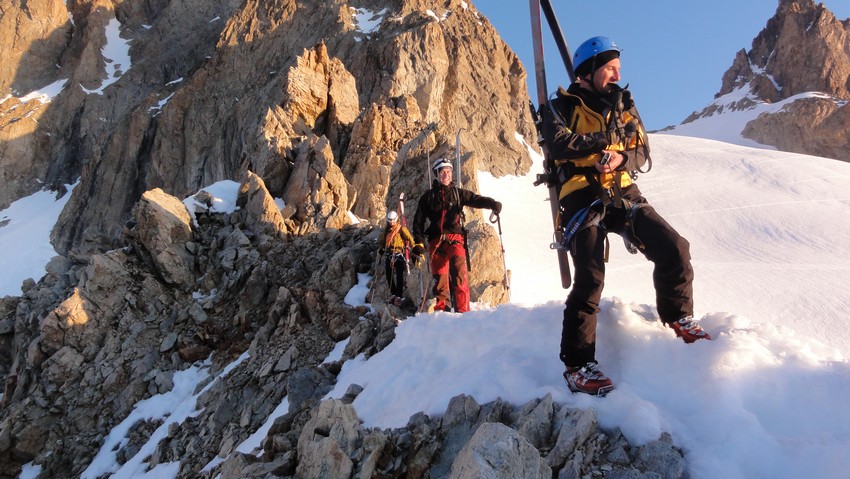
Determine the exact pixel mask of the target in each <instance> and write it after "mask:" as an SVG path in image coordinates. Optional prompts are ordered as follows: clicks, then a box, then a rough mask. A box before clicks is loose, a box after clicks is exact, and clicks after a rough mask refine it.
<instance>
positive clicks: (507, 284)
mask: <svg viewBox="0 0 850 479" xmlns="http://www.w3.org/2000/svg"><path fill="white" fill-rule="evenodd" d="M490 223H495V224H496V227H497V229H498V231H499V246H501V247H502V269H503V270H504V271H505V279H504V283H505V289H507V290H508V298H510V291H511V283H510V281H509V280H508V266H507V264H505V242H504V241H502V219H501V218H500V217H499V214H498V213H496V212H495V211H493V212H491V213H490Z"/></svg>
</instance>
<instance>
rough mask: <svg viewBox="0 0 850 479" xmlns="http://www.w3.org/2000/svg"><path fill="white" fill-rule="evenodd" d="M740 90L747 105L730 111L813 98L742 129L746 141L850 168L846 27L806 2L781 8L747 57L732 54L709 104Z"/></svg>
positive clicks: (786, 2)
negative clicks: (744, 91)
mask: <svg viewBox="0 0 850 479" xmlns="http://www.w3.org/2000/svg"><path fill="white" fill-rule="evenodd" d="M739 88H746V89H748V90H749V92H750V94H751V97H750V98H747V99H744V100H741V101H739V102H738V103H736V104H734V105H728V106H729V107H731V108H732V109H748V108H750V107H752V106H753V105H754V104H755V102H767V103H776V102H780V101H784V100H787V99H789V98H792V97H795V96H797V95H802V94H806V93H812V95H804V96H802V97H801V98H799V99H796V100H794V101H793V102H792V103H790V104H789V105H786V106H785V107H784V108H783V109H782V110H781V111H780V112H777V113H773V114H762V115H760V116H759V117H758V118H757V119H755V120H753V121H751V122H750V123H749V124H747V126H746V128H745V129H744V131H743V132H742V133H743V135H744V136H745V137H747V138H751V139H753V140H756V141H758V142H760V143H764V144H767V145H773V146H776V147H777V148H779V149H780V150H783V151H793V152H797V153H806V154H812V155H818V156H825V157H829V158H836V159H840V160H844V161H848V160H850V140H848V138H850V123H848V117H850V107H848V106H847V101H848V100H850V19H847V20H844V21H839V20H838V19H836V18H835V16H834V15H833V14H832V13H831V12H830V11H829V10H827V9H826V7H824V6H823V4H820V3H819V4H815V3H814V2H813V1H812V0H781V1H780V2H779V7H778V8H777V9H776V14H775V15H774V16H773V18H771V19H770V20H768V22H767V25H766V26H765V28H764V30H762V31H761V33H759V35H758V36H757V37H756V38H755V40H753V46H752V49H751V50H750V51H749V52H745V51H743V50H741V51H740V52H738V54H737V55H736V57H735V61H734V62H733V64H732V66H731V67H730V68H729V70H727V71H726V73H725V74H724V75H723V86H722V87H721V89H720V92H719V93H717V95H715V97H716V98H719V97H721V96H723V95H726V94H728V93H731V92H732V91H734V90H736V89H739ZM718 108H719V107H718V106H716V105H715V106H713V107H709V108H707V109H705V110H703V111H702V112H700V113H697V114H694V115H692V116H691V117H689V118H687V119H686V120H685V122H689V121H692V120H695V119H697V118H700V117H704V116H709V115H711V114H713V113H715V112H716V111H717V109H718Z"/></svg>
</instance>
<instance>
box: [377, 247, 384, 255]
mask: <svg viewBox="0 0 850 479" xmlns="http://www.w3.org/2000/svg"><path fill="white" fill-rule="evenodd" d="M383 255H384V248H378V256H383Z"/></svg>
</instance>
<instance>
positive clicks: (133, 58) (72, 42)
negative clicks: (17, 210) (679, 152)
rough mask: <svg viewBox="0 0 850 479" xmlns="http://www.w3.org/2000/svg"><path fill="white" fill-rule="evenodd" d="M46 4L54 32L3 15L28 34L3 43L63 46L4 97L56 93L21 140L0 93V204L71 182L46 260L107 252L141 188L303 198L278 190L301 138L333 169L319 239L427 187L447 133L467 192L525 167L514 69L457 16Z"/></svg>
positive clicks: (286, 6)
mask: <svg viewBox="0 0 850 479" xmlns="http://www.w3.org/2000/svg"><path fill="white" fill-rule="evenodd" d="M29 3H30V4H32V2H29ZM44 4H45V5H46V6H44V7H40V8H47V6H49V7H50V8H51V9H52V10H51V11H52V12H53V13H52V14H51V16H50V18H54V19H55V20H52V23H44V22H41V24H40V23H39V21H38V20H37V19H35V18H33V17H32V16H28V15H27V14H26V12H24V11H23V10H21V11H11V10H10V13H9V14H6V15H4V16H3V18H2V19H3V21H4V22H6V23H5V24H8V21H7V20H6V18H7V17H10V15H12V14H14V15H16V17H15V18H17V19H18V20H19V23H22V24H24V25H25V27H26V28H23V30H22V31H23V33H21V34H20V35H18V34H15V33H13V31H12V30H7V33H6V35H7V38H9V39H10V40H9V41H8V42H9V43H11V44H14V45H23V44H24V43H27V42H29V43H33V42H35V40H28V39H29V38H33V39H38V41H44V40H45V39H47V38H50V39H54V38H58V39H61V40H62V41H55V40H54V41H53V42H51V43H49V45H50V46H51V48H52V50H50V51H54V53H53V54H52V56H51V62H50V63H49V64H48V63H47V61H46V60H44V61H39V62H35V63H37V64H38V66H39V68H40V69H38V68H36V66H33V67H32V69H31V73H28V75H29V76H30V77H34V78H38V79H39V80H41V79H43V78H44V79H45V80H44V81H42V82H41V83H39V82H35V83H33V82H23V83H21V82H19V83H20V84H21V85H28V86H27V87H26V88H24V90H27V91H28V90H29V89H33V88H36V87H39V86H42V85H43V84H46V83H47V80H48V78H47V77H46V75H44V74H40V73H38V74H37V72H41V71H44V70H45V69H46V68H47V67H48V66H50V67H54V68H55V65H57V64H58V66H59V73H55V74H53V75H52V76H50V77H49V80H53V79H63V78H64V79H68V81H67V83H66V85H65V88H64V89H63V90H62V92H61V93H60V94H59V95H58V96H56V97H55V98H54V99H53V100H52V101H51V102H50V103H47V104H46V105H44V106H41V107H40V111H41V113H40V115H41V116H40V117H39V121H38V123H37V124H36V123H34V122H31V123H29V124H26V128H22V126H23V125H25V124H24V123H22V122H21V121H18V120H20V119H22V118H23V116H22V115H20V114H19V112H22V111H23V110H22V109H20V108H17V109H14V110H13V109H12V106H13V105H14V104H16V103H15V102H18V103H19V100H17V96H16V95H19V94H22V93H25V91H22V90H21V91H20V93H17V92H19V90H18V89H15V90H14V91H13V88H12V80H13V77H12V75H10V74H7V75H6V79H5V80H3V79H2V78H0V95H3V94H6V93H12V94H13V96H12V97H10V98H7V100H6V102H5V103H3V104H2V105H0V138H6V139H8V140H9V141H8V142H4V143H3V144H2V145H0V155H2V156H0V165H2V166H3V172H4V180H7V181H5V182H4V184H2V185H0V206H3V204H4V203H5V204H8V202H10V201H13V200H14V199H16V198H18V197H20V196H23V195H25V194H29V193H31V192H32V191H33V190H35V189H36V188H37V187H39V185H40V184H43V183H47V184H50V185H59V184H62V183H71V182H74V181H79V182H80V188H76V189H75V190H74V193H73V196H72V198H71V199H70V200H69V202H68V207H67V208H66V210H65V212H63V215H62V217H61V218H60V221H59V223H58V224H57V226H56V228H55V230H54V232H53V238H52V239H53V242H54V245H55V246H56V247H57V249H58V250H59V251H60V252H63V253H67V252H70V251H74V252H75V253H78V254H81V255H83V256H82V257H85V256H87V255H89V254H91V253H95V252H97V251H103V250H104V249H108V248H112V247H115V246H119V245H120V244H118V243H120V236H121V228H122V225H123V223H124V222H125V221H126V220H127V219H129V217H130V211H131V209H132V207H133V205H134V204H135V202H136V201H137V200H138V199H139V198H140V197H141V194H142V193H143V192H144V191H147V190H150V189H153V188H161V189H162V190H163V191H165V192H166V193H168V194H172V195H174V196H177V197H185V196H187V195H189V194H192V193H194V192H196V191H197V190H198V189H200V188H201V187H203V186H206V185H209V184H212V183H214V182H216V181H220V180H224V179H233V180H237V181H239V179H240V178H242V177H243V175H244V174H245V172H246V171H248V170H250V171H253V172H254V173H256V174H257V175H259V177H260V178H261V179H262V180H263V182H264V183H265V185H266V186H267V188H268V189H269V191H270V192H271V193H272V195H273V196H276V197H281V196H283V195H284V194H285V192H287V191H293V190H298V189H300V188H303V185H292V184H290V183H292V181H300V180H303V176H299V177H298V178H296V179H291V178H290V175H291V174H292V173H293V172H294V171H295V169H296V168H297V167H298V165H297V163H298V162H299V161H300V160H299V155H302V154H303V152H304V151H305V147H303V146H302V145H301V143H302V142H304V141H307V142H309V143H311V144H315V141H316V140H311V138H312V137H316V138H321V137H324V140H322V141H324V142H326V144H327V147H326V150H325V151H326V153H323V155H326V156H325V162H326V163H327V164H330V163H333V164H334V165H335V167H338V168H339V169H340V170H341V175H339V177H338V178H334V179H333V181H334V182H335V184H334V185H333V186H332V189H334V190H336V192H335V194H336V195H337V196H339V198H337V199H335V200H334V201H333V207H334V208H335V209H337V210H339V212H338V213H337V216H338V217H337V218H336V219H334V220H332V221H330V224H329V225H327V226H331V225H332V226H331V227H338V226H342V225H344V224H346V222H347V220H346V219H345V214H347V213H348V212H349V211H351V212H354V213H355V214H356V215H358V216H360V217H362V218H367V219H376V218H378V217H379V216H381V215H383V213H384V212H385V211H386V203H387V202H388V201H389V200H388V199H387V195H388V194H390V193H392V191H391V190H392V189H393V188H394V185H396V184H408V183H409V184H411V185H413V184H419V183H427V180H425V178H426V172H427V170H426V169H425V168H424V167H423V165H425V164H427V161H428V159H429V158H430V157H432V156H434V155H438V154H442V153H443V152H447V151H449V147H450V145H449V144H450V143H452V142H453V139H454V135H455V133H456V132H457V131H458V130H460V129H464V130H465V131H466V132H467V133H466V134H465V135H464V151H465V152H467V153H466V154H467V156H468V158H469V159H470V160H471V161H469V162H468V163H467V166H464V175H465V176H466V177H468V182H465V183H466V184H474V175H475V169H476V168H477V169H481V170H485V171H489V172H491V173H493V174H496V175H504V174H513V173H518V172H524V171H526V170H527V169H528V168H529V166H530V159H529V157H528V155H527V153H526V152H525V150H524V148H523V147H522V145H520V144H519V143H518V142H517V141H516V140H515V138H514V134H515V132H519V133H521V134H522V135H524V136H525V137H527V138H531V137H532V136H533V134H534V133H533V126H532V124H531V120H530V115H529V114H528V112H527V98H528V97H527V91H526V83H525V75H526V73H525V71H524V69H523V67H522V65H521V64H520V63H519V60H518V59H517V57H516V56H515V55H514V54H513V53H512V52H511V51H510V50H509V49H508V48H507V46H506V45H505V44H504V43H503V42H502V41H501V40H500V39H499V38H498V36H497V35H496V32H495V30H494V29H493V27H492V26H491V25H490V24H489V23H488V22H487V20H486V18H484V17H483V16H482V15H481V14H480V13H478V12H477V11H476V10H475V8H474V6H472V5H471V4H470V3H469V2H463V1H460V0H451V1H448V2H436V1H434V0H395V1H384V2H367V4H366V5H365V6H358V7H356V8H355V7H353V6H350V5H349V4H348V3H345V2H341V1H324V0H321V1H320V0H307V1H302V2H294V1H291V0H277V1H274V2H259V1H256V0H249V1H247V2H242V1H239V2H237V1H235V0H215V1H212V2H210V1H200V0H195V1H188V2H173V1H161V2H153V3H151V2H145V3H144V4H142V2H132V1H131V2H123V3H122V4H121V5H120V6H118V7H115V9H113V7H112V6H111V5H112V4H103V5H101V4H99V3H91V4H85V5H77V4H74V5H73V9H72V10H71V11H63V8H62V7H63V5H62V3H61V2H55V3H48V2H44ZM30 8H35V7H33V6H31V7H30ZM57 9H58V10H57ZM69 16H70V18H71V19H72V20H73V21H72V22H69V21H68V18H69ZM10 18H11V17H10ZM367 19H372V20H373V22H372V23H369V24H367V22H366V20H367ZM372 24H374V26H372ZM50 25H52V26H50ZM116 28H117V30H118V32H119V33H120V39H119V40H120V41H118V42H117V43H122V42H123V43H124V44H126V45H127V46H128V47H127V56H128V57H129V58H130V65H120V68H119V66H118V65H116V64H115V63H116V61H115V60H113V59H112V58H108V57H107V55H106V52H107V51H108V50H111V48H113V47H115V46H116V45H115V44H114V43H115V42H116V37H115V29H116ZM110 35H111V36H110ZM109 42H113V43H109ZM107 43H109V45H108V46H109V48H104V47H105V46H107ZM45 45H48V44H47V43H46V44H45ZM22 48H23V47H18V49H19V50H21V49H22ZM44 56H45V55H41V56H39V57H38V58H42V57H44ZM125 63H126V61H125ZM19 75H20V74H19ZM100 89H102V91H100ZM10 102H11V103H10ZM10 110H11V112H10ZM4 111H6V112H8V113H6V114H5V115H4V113H3V112H4ZM15 112H18V113H15ZM426 131H427V133H425V134H424V137H426V140H425V141H422V138H423V132H426ZM12 140H15V141H12ZM410 142H416V143H415V144H414V145H411V144H410ZM306 149H309V148H306ZM400 153H401V155H402V156H400ZM399 160H403V161H404V162H405V165H404V167H402V168H399V166H397V163H398V162H399ZM414 163H415V166H416V167H415V168H414V166H413V164H414ZM473 165H474V166H473ZM332 170H333V168H330V169H329V170H328V171H332ZM6 176H8V177H9V178H5V177H6ZM35 178H37V179H38V180H40V181H41V182H42V183H38V182H36V181H35V180H34V179H35ZM343 179H344V181H343ZM326 181H327V180H326ZM425 186H426V185H422V186H418V188H419V190H421V189H423V188H424V187H425ZM417 193H418V192H414V191H410V192H408V196H409V197H413V196H414V195H415V194H417ZM305 197H306V195H304V194H301V196H300V198H305ZM343 197H344V198H343ZM293 206H296V207H297V209H298V214H297V215H295V216H294V217H293V221H294V222H295V223H296V224H294V225H293V227H294V230H295V231H299V230H300V231H308V230H309V229H310V227H309V226H306V223H304V222H305V221H308V218H307V217H305V216H304V211H303V208H302V207H303V206H305V205H293ZM411 213H412V212H411ZM310 221H312V220H310ZM308 222H309V221H308ZM302 223H304V224H302ZM319 223H320V226H326V225H325V223H323V222H321V221H320V222H319Z"/></svg>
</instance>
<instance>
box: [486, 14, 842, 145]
mask: <svg viewBox="0 0 850 479" xmlns="http://www.w3.org/2000/svg"><path fill="white" fill-rule="evenodd" d="M473 3H474V5H475V6H476V8H478V10H479V11H481V12H482V13H483V14H484V15H485V16H486V17H487V18H488V19H489V20H490V22H491V23H492V24H493V25H494V26H495V27H496V29H497V30H498V32H499V35H501V37H502V39H503V40H504V41H505V42H507V44H508V45H509V46H510V47H511V49H512V50H513V51H514V52H515V53H516V54H517V55H519V57H520V60H521V61H522V62H523V64H524V65H525V67H526V70H528V71H529V77H530V81H531V84H532V85H533V81H534V79H533V77H534V56H533V54H532V49H531V26H530V21H529V10H528V8H529V7H528V2H527V1H525V0H478V1H475V0H473ZM822 3H823V4H824V5H825V6H826V8H827V9H829V10H830V11H832V13H833V14H834V15H835V16H836V17H837V18H838V19H840V20H844V19H847V18H848V17H850V2H848V1H847V0H830V1H826V2H822ZM552 4H553V5H554V7H555V11H556V13H557V15H558V20H559V22H560V24H561V28H562V29H563V30H564V35H565V37H566V40H567V44H568V45H569V47H570V51H571V52H573V51H574V50H575V48H576V47H577V46H578V45H579V44H580V43H581V42H582V41H584V40H585V39H587V38H589V37H592V36H595V35H605V36H608V37H611V38H612V39H614V41H616V42H617V43H618V44H619V45H620V47H621V48H622V49H623V56H622V59H623V69H622V75H623V80H622V83H623V84H624V85H625V84H626V83H629V84H630V89H631V90H632V91H633V93H634V94H635V97H636V101H637V104H638V108H639V110H640V112H641V116H642V117H643V120H644V123H646V125H647V127H648V128H650V129H659V128H663V127H665V126H668V125H676V124H679V123H681V121H682V120H684V119H685V118H686V117H687V116H688V115H690V114H691V113H692V112H694V111H699V110H702V108H703V107H705V106H706V105H707V104H708V103H710V102H711V101H712V100H713V99H714V94H715V93H717V92H718V91H719V90H720V83H721V79H722V77H723V73H724V72H725V71H726V70H727V69H728V68H729V67H730V66H731V65H732V61H733V60H734V58H735V54H736V53H737V52H738V50H741V49H742V48H743V49H745V50H749V49H750V48H751V46H752V41H753V39H754V38H755V37H756V35H758V33H759V32H760V31H761V30H762V29H763V28H764V27H765V25H766V24H767V21H768V19H770V18H771V17H772V16H773V15H774V14H775V13H776V8H777V6H778V5H779V3H778V1H777V0H744V1H741V0H734V1H733V0H717V1H713V2H683V1H673V0H660V1H652V2H639V1H634V0H630V1H622V0H611V1H600V2H582V3H579V2H567V1H565V0H552ZM579 5H580V8H577V7H578V6H579ZM544 38H546V39H547V40H548V39H551V35H550V33H549V30H548V27H547V26H546V25H545V20H544ZM544 50H545V52H546V64H547V68H546V78H547V83H548V90H549V91H550V92H551V91H553V90H554V89H555V87H556V85H558V84H565V83H566V82H567V80H566V73H565V71H564V68H563V63H562V62H561V59H560V57H559V56H558V52H557V49H556V47H555V45H554V43H552V42H551V41H548V42H547V43H546V44H545V45H544ZM535 95H536V93H534V92H532V94H531V97H532V98H534V97H535Z"/></svg>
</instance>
